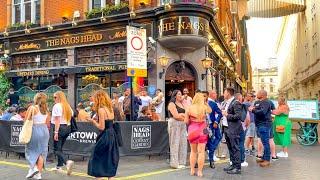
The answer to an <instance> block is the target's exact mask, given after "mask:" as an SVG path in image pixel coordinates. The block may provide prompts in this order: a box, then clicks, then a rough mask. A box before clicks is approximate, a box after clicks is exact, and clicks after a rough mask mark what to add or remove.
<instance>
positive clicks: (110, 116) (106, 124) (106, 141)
mask: <svg viewBox="0 0 320 180" xmlns="http://www.w3.org/2000/svg"><path fill="white" fill-rule="evenodd" d="M93 99H94V104H93V110H94V111H95V112H97V117H98V118H97V119H98V121H96V120H93V119H89V120H90V121H91V122H92V123H93V125H94V126H96V127H97V128H98V129H99V130H100V132H101V133H100V134H99V136H98V137H97V143H96V145H95V147H94V150H93V153H92V155H91V158H90V160H89V165H88V174H89V175H90V176H94V177H98V178H102V177H108V179H112V177H114V176H115V175H116V173H117V169H118V163H119V144H118V143H119V142H118V139H117V134H116V131H115V129H114V128H113V121H114V111H113V108H112V102H111V99H110V97H109V96H108V95H107V93H106V92H104V91H103V90H99V91H97V92H96V93H95V95H94V96H93Z"/></svg>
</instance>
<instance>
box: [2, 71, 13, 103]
mask: <svg viewBox="0 0 320 180" xmlns="http://www.w3.org/2000/svg"><path fill="white" fill-rule="evenodd" d="M10 85H11V83H10V81H9V79H8V78H7V77H6V76H5V74H4V73H3V72H0V108H1V109H4V108H5V107H6V106H7V105H6V101H7V98H8V96H7V95H8V91H9V88H10Z"/></svg>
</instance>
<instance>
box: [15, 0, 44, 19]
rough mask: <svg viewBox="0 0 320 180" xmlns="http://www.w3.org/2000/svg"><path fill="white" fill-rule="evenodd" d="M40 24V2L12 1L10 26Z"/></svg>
mask: <svg viewBox="0 0 320 180" xmlns="http://www.w3.org/2000/svg"><path fill="white" fill-rule="evenodd" d="M27 22H30V23H33V24H39V23H40V0H13V6H12V24H17V23H27Z"/></svg>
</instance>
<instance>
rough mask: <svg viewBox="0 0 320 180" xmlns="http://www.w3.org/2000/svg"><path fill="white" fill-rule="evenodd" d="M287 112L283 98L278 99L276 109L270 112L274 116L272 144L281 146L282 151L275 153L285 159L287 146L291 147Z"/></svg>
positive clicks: (287, 107) (287, 108) (290, 126)
mask: <svg viewBox="0 0 320 180" xmlns="http://www.w3.org/2000/svg"><path fill="white" fill-rule="evenodd" d="M289 111H290V109H289V106H288V105H287V103H286V100H285V98H283V97H280V98H279V99H278V108H277V109H276V110H273V111H272V113H273V114H274V115H276V116H275V120H274V123H273V131H274V142H275V144H276V145H280V146H282V151H281V152H280V153H277V156H279V157H285V158H287V157H288V146H290V145H291V128H292V123H291V121H290V120H289Z"/></svg>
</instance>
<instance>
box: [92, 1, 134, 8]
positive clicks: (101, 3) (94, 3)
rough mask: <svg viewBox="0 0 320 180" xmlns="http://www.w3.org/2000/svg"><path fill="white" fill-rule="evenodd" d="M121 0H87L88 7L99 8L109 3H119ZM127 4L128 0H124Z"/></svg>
mask: <svg viewBox="0 0 320 180" xmlns="http://www.w3.org/2000/svg"><path fill="white" fill-rule="evenodd" d="M120 1H121V0H89V9H90V10H91V9H100V8H104V7H106V4H109V5H119V4H120ZM125 2H127V3H128V4H129V1H128V0H125Z"/></svg>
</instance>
